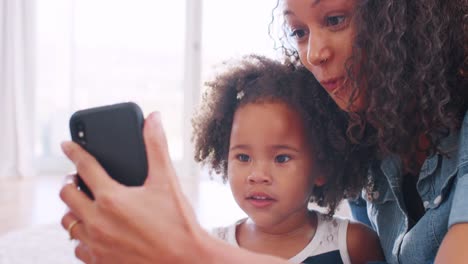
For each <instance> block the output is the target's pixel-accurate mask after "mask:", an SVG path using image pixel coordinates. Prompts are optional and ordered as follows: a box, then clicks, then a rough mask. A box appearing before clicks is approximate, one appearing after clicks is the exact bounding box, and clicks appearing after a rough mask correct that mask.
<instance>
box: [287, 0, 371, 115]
mask: <svg viewBox="0 0 468 264" xmlns="http://www.w3.org/2000/svg"><path fill="white" fill-rule="evenodd" d="M283 1H284V6H283V15H284V19H285V22H286V27H287V29H288V30H287V31H288V32H287V33H288V35H289V39H290V41H291V42H292V44H293V46H294V47H295V48H296V50H297V51H298V53H299V58H300V60H301V62H302V64H303V65H304V66H305V67H306V68H307V69H308V70H309V71H310V72H312V74H314V76H315V78H316V79H317V80H318V81H319V82H320V84H321V85H322V87H323V88H324V89H325V90H327V92H328V93H329V94H330V96H331V97H332V98H333V100H334V101H335V102H336V103H337V104H338V106H339V107H340V108H341V109H343V110H348V109H347V107H348V103H349V101H350V97H351V91H352V89H351V84H350V83H351V82H350V80H349V78H348V77H347V76H348V74H347V72H346V68H345V64H346V63H347V61H348V59H349V58H350V57H351V56H352V53H353V43H354V39H355V35H356V26H355V22H354V18H353V14H354V10H355V7H356V1H357V0H312V1H309V0H283ZM361 90H362V89H361ZM362 94H363V92H361V93H359V96H358V97H357V98H356V99H355V101H354V103H353V104H352V105H351V107H350V109H351V110H352V111H359V110H361V109H362V108H363V107H364V96H363V95H362Z"/></svg>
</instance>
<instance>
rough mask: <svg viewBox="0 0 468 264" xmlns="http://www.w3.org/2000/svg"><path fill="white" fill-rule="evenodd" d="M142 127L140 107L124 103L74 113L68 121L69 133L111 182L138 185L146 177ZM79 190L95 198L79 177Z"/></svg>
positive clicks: (146, 164) (146, 167) (146, 169)
mask: <svg viewBox="0 0 468 264" xmlns="http://www.w3.org/2000/svg"><path fill="white" fill-rule="evenodd" d="M143 124H144V117H143V113H142V111H141V109H140V107H139V106H138V105H137V104H135V103H132V102H127V103H119V104H114V105H107V106H101V107H96V108H90V109H85V110H80V111H77V112H75V113H74V114H73V115H72V116H71V118H70V133H71V138H72V140H73V141H74V142H76V143H78V144H79V145H81V147H83V148H84V149H85V150H86V151H87V152H89V153H90V154H91V155H93V156H94V157H95V158H96V160H97V161H98V162H99V163H100V164H101V166H102V167H103V168H104V170H105V171H106V172H107V173H108V174H109V175H110V176H111V177H112V178H113V179H115V180H116V181H118V182H120V183H122V184H124V185H127V186H139V185H142V184H143V183H144V182H145V179H146V177H147V174H148V163H147V159H146V150H145V144H144V141H143ZM78 188H79V189H80V190H81V191H83V192H84V193H86V194H87V195H88V196H89V197H90V198H91V199H94V197H93V194H92V193H91V191H90V190H89V188H88V187H87V186H86V184H85V183H84V182H83V180H82V179H81V178H80V177H79V175H78Z"/></svg>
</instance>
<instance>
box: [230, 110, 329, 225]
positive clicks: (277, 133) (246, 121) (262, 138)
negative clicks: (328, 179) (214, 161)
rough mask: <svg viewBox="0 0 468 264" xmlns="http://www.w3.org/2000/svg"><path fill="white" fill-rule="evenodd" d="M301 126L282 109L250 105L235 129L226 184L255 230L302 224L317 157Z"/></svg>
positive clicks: (293, 115)
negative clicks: (254, 226) (255, 227)
mask: <svg viewBox="0 0 468 264" xmlns="http://www.w3.org/2000/svg"><path fill="white" fill-rule="evenodd" d="M307 137H308V135H306V134H305V131H304V126H303V124H302V120H301V118H300V117H299V115H298V113H297V112H296V111H293V110H291V109H290V107H288V106H287V105H286V104H284V103H278V102H264V103H250V104H247V105H245V106H242V107H241V108H239V109H238V110H237V111H236V113H235V115H234V120H233V125H232V131H231V137H230V147H229V161H228V179H229V183H230V186H231V190H232V193H233V196H234V198H235V200H236V202H237V204H238V205H239V206H240V207H241V208H242V210H243V211H244V212H246V214H247V215H248V216H249V217H250V219H251V220H252V221H253V222H254V223H255V224H256V226H257V227H260V228H264V229H266V230H270V231H272V230H273V231H274V230H276V231H280V230H283V231H284V230H285V229H288V228H291V227H294V226H295V225H297V224H298V223H303V221H304V220H305V219H308V218H307V204H308V200H309V197H310V195H311V189H312V186H313V184H320V183H322V182H323V179H322V177H321V176H320V177H317V176H315V177H314V176H313V171H315V170H314V168H313V157H312V154H311V148H310V147H309V143H308V140H307Z"/></svg>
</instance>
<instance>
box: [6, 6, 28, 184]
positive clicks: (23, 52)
mask: <svg viewBox="0 0 468 264" xmlns="http://www.w3.org/2000/svg"><path fill="white" fill-rule="evenodd" d="M29 1H31V0H0V179H1V178H5V177H28V176H31V175H33V174H34V169H33V164H32V163H33V145H32V142H33V140H32V136H33V132H32V128H33V124H32V122H33V118H32V115H33V112H32V109H34V108H33V107H32V102H33V101H34V100H33V98H34V96H33V95H34V94H33V90H34V89H33V87H32V84H33V83H34V80H33V78H34V74H33V64H34V63H33V61H34V60H33V56H32V54H33V50H32V47H33V34H32V33H33V31H32V28H33V27H32V25H33V16H32V14H33V12H31V10H32V8H33V6H32V3H31V2H29Z"/></svg>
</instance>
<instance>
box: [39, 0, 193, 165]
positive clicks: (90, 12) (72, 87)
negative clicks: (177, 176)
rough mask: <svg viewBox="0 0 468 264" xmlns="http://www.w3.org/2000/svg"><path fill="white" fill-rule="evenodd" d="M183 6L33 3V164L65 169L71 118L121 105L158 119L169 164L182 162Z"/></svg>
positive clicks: (177, 1)
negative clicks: (153, 114)
mask: <svg viewBox="0 0 468 264" xmlns="http://www.w3.org/2000/svg"><path fill="white" fill-rule="evenodd" d="M185 17H186V10H185V0H173V1H163V0H132V1H128V0H79V1H78V0H37V13H36V21H37V23H36V25H37V28H36V32H37V34H36V43H37V46H36V53H37V57H36V67H35V68H36V76H35V79H36V94H35V110H36V111H35V120H36V123H35V148H34V152H35V156H36V158H37V161H38V165H39V169H40V170H42V171H44V170H46V171H47V170H58V171H63V170H65V168H66V169H68V168H71V167H70V166H69V164H68V162H66V161H65V160H64V159H63V155H62V152H61V151H60V147H59V145H60V142H61V141H63V140H67V139H69V138H70V136H69V132H68V118H69V117H70V115H71V114H72V112H74V111H76V110H78V109H82V108H88V107H93V106H98V105H105V104H111V103H116V102H122V101H134V102H136V103H138V104H139V105H140V106H141V107H142V109H143V112H144V113H145V115H147V114H149V111H153V110H156V109H157V110H159V111H161V112H162V116H163V123H164V126H165V129H166V133H167V136H168V141H169V148H170V152H171V156H172V158H173V159H174V160H175V161H181V160H182V159H183V158H184V153H183V144H184V143H183V138H184V137H183V131H184V129H183V124H184V120H183V113H184V110H183V109H184V108H183V107H184V83H183V82H184V67H183V65H184V55H185V50H184V49H185V44H184V43H185V24H186V19H185Z"/></svg>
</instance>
